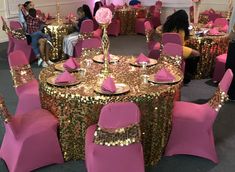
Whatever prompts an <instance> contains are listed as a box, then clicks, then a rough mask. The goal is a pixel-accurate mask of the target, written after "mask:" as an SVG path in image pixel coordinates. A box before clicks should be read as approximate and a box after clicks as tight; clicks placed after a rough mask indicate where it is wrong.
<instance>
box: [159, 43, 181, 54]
mask: <svg viewBox="0 0 235 172" xmlns="http://www.w3.org/2000/svg"><path fill="white" fill-rule="evenodd" d="M162 54H165V55H169V56H181V57H182V55H183V47H182V45H179V44H175V43H166V44H165V45H164V46H163V50H162Z"/></svg>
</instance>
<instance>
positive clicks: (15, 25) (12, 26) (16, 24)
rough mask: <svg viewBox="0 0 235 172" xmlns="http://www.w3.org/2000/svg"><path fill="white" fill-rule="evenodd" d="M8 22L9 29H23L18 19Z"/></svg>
mask: <svg viewBox="0 0 235 172" xmlns="http://www.w3.org/2000/svg"><path fill="white" fill-rule="evenodd" d="M9 24H10V29H12V30H17V29H23V28H22V25H21V24H20V22H18V21H15V20H11V21H10V23H9Z"/></svg>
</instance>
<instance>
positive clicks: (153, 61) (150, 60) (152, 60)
mask: <svg viewBox="0 0 235 172" xmlns="http://www.w3.org/2000/svg"><path fill="white" fill-rule="evenodd" d="M129 63H130V65H132V66H136V67H142V65H141V64H139V63H137V62H136V58H132V59H130V61H129ZM156 64H157V60H155V59H151V58H150V59H149V63H147V65H146V66H147V67H150V66H153V65H156Z"/></svg>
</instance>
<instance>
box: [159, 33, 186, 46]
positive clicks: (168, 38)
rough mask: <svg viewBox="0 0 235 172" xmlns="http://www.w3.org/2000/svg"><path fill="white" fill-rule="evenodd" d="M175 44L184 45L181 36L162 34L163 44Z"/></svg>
mask: <svg viewBox="0 0 235 172" xmlns="http://www.w3.org/2000/svg"><path fill="white" fill-rule="evenodd" d="M166 43H175V44H179V45H183V43H182V40H181V38H180V35H179V34H178V33H163V34H162V44H163V45H165V44H166Z"/></svg>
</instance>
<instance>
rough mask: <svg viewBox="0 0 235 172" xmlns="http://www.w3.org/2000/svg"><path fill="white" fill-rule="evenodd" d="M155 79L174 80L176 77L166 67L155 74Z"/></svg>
mask: <svg viewBox="0 0 235 172" xmlns="http://www.w3.org/2000/svg"><path fill="white" fill-rule="evenodd" d="M154 79H155V81H173V80H174V79H175V77H174V76H173V75H172V74H171V73H170V72H169V71H168V70H167V69H165V68H162V69H161V70H159V71H158V72H157V73H156V74H155V75H154Z"/></svg>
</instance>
